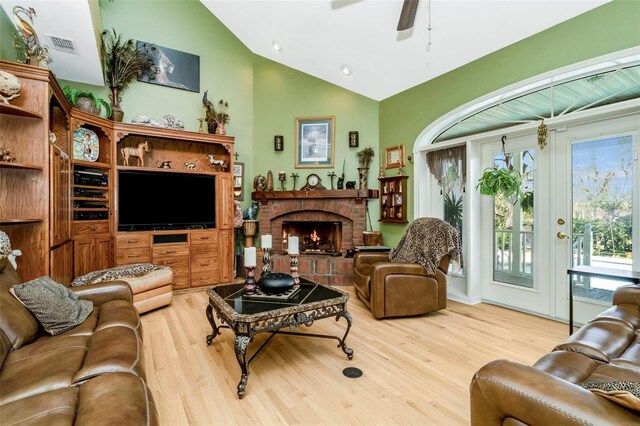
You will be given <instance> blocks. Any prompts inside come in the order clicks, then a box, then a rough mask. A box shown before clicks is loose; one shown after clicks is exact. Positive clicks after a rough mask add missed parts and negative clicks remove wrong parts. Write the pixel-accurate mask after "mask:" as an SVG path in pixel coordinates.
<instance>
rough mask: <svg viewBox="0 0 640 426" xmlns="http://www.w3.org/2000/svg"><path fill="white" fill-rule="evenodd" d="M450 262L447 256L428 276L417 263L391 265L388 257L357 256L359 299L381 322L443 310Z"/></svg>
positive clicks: (356, 277) (355, 277)
mask: <svg viewBox="0 0 640 426" xmlns="http://www.w3.org/2000/svg"><path fill="white" fill-rule="evenodd" d="M449 262H450V257H449V256H448V255H445V256H444V257H443V258H442V259H441V260H440V263H439V265H438V269H437V270H436V273H435V275H429V274H428V273H427V272H426V271H425V269H424V268H423V267H422V266H421V265H418V264H417V263H397V262H390V261H389V254H388V253H372V252H362V253H358V254H356V256H355V259H354V261H353V283H354V287H355V289H356V295H357V296H358V298H359V299H360V300H362V302H363V303H364V304H365V305H366V306H367V307H368V308H369V309H370V310H371V312H372V313H373V316H374V317H376V318H378V319H380V318H390V317H404V316H412V315H421V314H426V313H429V312H434V311H438V310H440V309H444V308H446V307H447V272H446V271H447V270H448V268H449Z"/></svg>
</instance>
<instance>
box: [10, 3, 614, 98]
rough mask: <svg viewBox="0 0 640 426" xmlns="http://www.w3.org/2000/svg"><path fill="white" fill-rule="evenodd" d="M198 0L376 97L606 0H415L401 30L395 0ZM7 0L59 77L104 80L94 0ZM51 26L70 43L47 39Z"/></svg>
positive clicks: (326, 76) (296, 63)
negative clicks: (27, 14)
mask: <svg viewBox="0 0 640 426" xmlns="http://www.w3.org/2000/svg"><path fill="white" fill-rule="evenodd" d="M118 1H123V0H118ZM200 1H201V2H202V3H203V4H204V5H205V6H206V7H207V8H208V9H209V10H210V11H211V12H212V13H213V14H214V15H215V16H216V17H217V18H218V19H220V20H221V21H222V23H223V24H224V25H226V26H227V27H228V28H229V30H231V31H232V32H233V33H234V34H235V35H236V36H237V37H238V38H239V39H240V40H241V41H242V42H243V43H244V44H245V45H246V46H247V47H248V48H249V49H250V50H251V51H253V52H254V53H256V54H258V55H260V56H264V57H266V58H269V59H271V60H274V61H276V62H279V63H282V64H284V65H287V66H289V67H292V68H295V69H297V70H300V71H303V72H305V73H307V74H310V75H313V76H315V77H318V78H320V79H323V80H326V81H329V82H331V83H334V84H336V85H338V86H341V87H344V88H346V89H348V90H351V91H353V92H356V93H359V94H362V95H364V96H367V97H369V98H372V99H375V100H382V99H385V98H387V97H389V96H392V95H394V94H396V93H399V92H401V91H403V90H406V89H409V88H411V87H413V86H415V85H418V84H420V83H423V82H425V81H428V80H430V79H433V78H435V77H437V76H439V75H441V74H444V73H446V72H448V71H451V70H453V69H455V68H458V67H460V66H462V65H464V64H466V63H469V62H471V61H473V60H475V59H478V58H480V57H482V56H485V55H487V54H489V53H491V52H494V51H496V50H498V49H501V48H503V47H505V46H508V45H510V44H513V43H515V42H517V41H519V40H522V39H524V38H526V37H529V36H531V35H533V34H536V33H538V32H540V31H543V30H545V29H547V28H549V27H551V26H553V25H556V24H558V23H560V22H563V21H566V20H567V19H570V18H573V17H575V16H577V15H579V14H582V13H584V12H586V11H588V10H590V9H593V8H595V7H598V6H600V5H602V4H604V3H607V1H608V0H579V1H578V0H493V1H491V0H431V2H429V0H420V2H419V5H418V10H417V14H416V19H415V25H414V27H413V28H412V29H411V30H407V31H403V32H398V31H396V26H397V23H398V17H399V16H400V11H401V9H402V0H296V1H292V0H200ZM160 4H161V3H160ZM15 5H21V6H24V7H33V8H34V9H36V12H37V17H36V18H35V20H34V22H33V26H34V27H35V29H36V31H37V32H38V34H39V36H40V39H41V42H42V43H43V44H45V45H48V46H49V47H50V48H51V53H52V56H53V58H54V61H53V62H52V63H51V65H50V68H51V69H52V70H53V72H54V73H55V74H56V76H57V77H58V78H61V79H65V80H71V81H78V82H83V83H89V84H95V85H103V84H104V81H103V78H102V71H101V67H100V60H99V52H98V37H97V35H96V30H98V32H99V31H100V30H101V27H102V23H101V20H100V16H99V13H98V6H97V5H98V3H97V2H96V1H94V0H54V1H52V0H2V7H3V8H4V10H5V12H6V13H7V15H8V16H9V17H10V18H11V17H12V9H13V7H14V6H15ZM429 7H430V8H431V12H432V13H430V10H429ZM430 15H431V16H430ZM429 19H430V20H431V26H432V31H431V36H430V37H429V33H428V31H427V27H428V25H429V24H428V23H429ZM71 22H72V23H73V24H72V25H70V24H69V23H71ZM52 35H53V36H56V37H59V38H61V39H64V40H70V41H71V42H72V44H73V46H74V48H75V52H73V53H69V52H65V51H61V50H56V49H54V48H52V47H53V45H54V43H53V40H52V39H51V37H50V36H52ZM429 39H431V45H429ZM274 41H275V42H278V43H279V44H280V45H281V47H282V49H281V51H280V52H276V51H275V50H274V49H273V42H274ZM508 65H509V64H505V66H508ZM343 66H349V67H350V69H351V75H349V76H347V75H345V74H344V73H343V72H342V71H341V68H342V67H343Z"/></svg>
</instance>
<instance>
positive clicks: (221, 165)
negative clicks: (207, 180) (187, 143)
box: [207, 154, 228, 170]
mask: <svg viewBox="0 0 640 426" xmlns="http://www.w3.org/2000/svg"><path fill="white" fill-rule="evenodd" d="M207 161H208V162H209V165H210V166H211V167H213V168H214V169H221V170H225V169H226V168H227V164H228V163H227V160H218V159H217V158H216V157H215V156H214V155H213V154H207Z"/></svg>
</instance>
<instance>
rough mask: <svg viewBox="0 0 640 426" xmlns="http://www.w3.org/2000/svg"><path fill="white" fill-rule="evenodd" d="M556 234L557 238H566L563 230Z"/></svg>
mask: <svg viewBox="0 0 640 426" xmlns="http://www.w3.org/2000/svg"><path fill="white" fill-rule="evenodd" d="M556 236H557V237H558V239H559V240H564V239H565V238H568V236H567V234H565V233H564V232H558V233H557V234H556Z"/></svg>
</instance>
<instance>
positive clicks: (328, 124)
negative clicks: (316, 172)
mask: <svg viewBox="0 0 640 426" xmlns="http://www.w3.org/2000/svg"><path fill="white" fill-rule="evenodd" d="M335 123H336V119H335V117H333V116H328V117H303V118H300V117H298V118H296V162H295V167H296V169H304V168H314V167H324V168H331V167H333V157H334V134H335V132H334V130H335Z"/></svg>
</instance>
